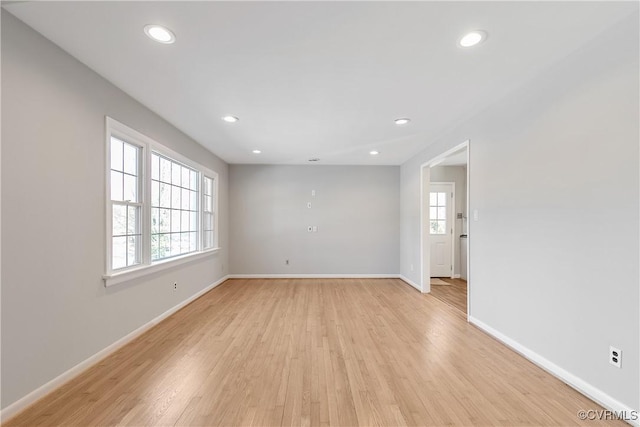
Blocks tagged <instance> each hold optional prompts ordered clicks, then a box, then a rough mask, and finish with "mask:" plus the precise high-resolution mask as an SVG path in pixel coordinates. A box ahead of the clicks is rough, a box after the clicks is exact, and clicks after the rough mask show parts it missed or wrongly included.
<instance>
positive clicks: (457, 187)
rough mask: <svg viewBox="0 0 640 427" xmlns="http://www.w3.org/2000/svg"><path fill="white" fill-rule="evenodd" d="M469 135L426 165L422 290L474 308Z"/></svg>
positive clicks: (423, 177) (463, 307)
mask: <svg viewBox="0 0 640 427" xmlns="http://www.w3.org/2000/svg"><path fill="white" fill-rule="evenodd" d="M469 157H470V156H469V141H468V140H467V141H465V142H463V143H462V144H460V145H458V146H456V147H454V148H452V149H451V150H448V151H446V152H444V153H442V154H440V155H438V156H436V157H435V158H433V159H431V160H430V161H428V162H426V163H424V164H423V165H422V166H421V191H420V193H421V203H420V223H421V253H422V255H421V286H422V292H423V293H431V295H432V296H434V297H436V298H438V299H440V300H442V301H443V302H445V303H447V304H449V305H451V306H453V307H454V308H456V309H459V310H461V311H463V312H464V313H465V314H466V316H467V319H468V318H469V315H470V314H469V313H470V288H469V283H470V275H469V259H470V257H469V250H468V248H469V244H468V243H469V238H468V236H469V223H468V221H467V218H468V212H469V209H468V208H469Z"/></svg>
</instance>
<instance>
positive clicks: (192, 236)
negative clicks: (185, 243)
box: [189, 233, 198, 252]
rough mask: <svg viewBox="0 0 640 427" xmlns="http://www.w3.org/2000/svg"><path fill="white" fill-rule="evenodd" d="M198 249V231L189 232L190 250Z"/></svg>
mask: <svg viewBox="0 0 640 427" xmlns="http://www.w3.org/2000/svg"><path fill="white" fill-rule="evenodd" d="M197 250H198V233H189V252H194V251H197Z"/></svg>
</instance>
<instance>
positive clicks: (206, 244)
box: [202, 231, 211, 249]
mask: <svg viewBox="0 0 640 427" xmlns="http://www.w3.org/2000/svg"><path fill="white" fill-rule="evenodd" d="M202 246H203V248H204V249H208V248H210V247H211V232H210V231H205V232H204V233H202Z"/></svg>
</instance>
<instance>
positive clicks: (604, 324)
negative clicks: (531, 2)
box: [401, 14, 640, 409]
mask: <svg viewBox="0 0 640 427" xmlns="http://www.w3.org/2000/svg"><path fill="white" fill-rule="evenodd" d="M585 42H586V43H587V42H588V43H587V44H586V45H585V47H584V48H583V49H581V50H579V51H577V52H575V53H574V54H572V55H571V56H570V57H568V58H566V59H565V60H563V61H562V62H560V63H559V64H557V66H555V67H553V68H552V69H550V70H548V71H547V72H546V73H544V74H542V75H539V76H538V77H537V78H536V79H535V80H534V81H531V82H529V84H528V85H527V86H526V87H524V88H522V89H521V90H519V91H518V92H517V93H514V94H512V96H510V97H508V98H506V99H503V100H502V101H501V102H499V103H497V104H496V105H495V106H494V107H492V108H490V109H488V110H486V111H484V112H483V113H481V114H480V115H478V116H476V117H475V118H473V119H471V120H470V121H468V122H466V123H464V124H462V125H461V126H459V127H458V128H456V129H454V130H452V131H451V132H449V133H448V134H446V135H444V136H443V137H442V138H440V139H439V140H437V141H434V142H433V144H432V145H431V146H429V147H428V148H427V149H425V150H424V151H423V152H421V153H420V154H419V155H417V156H416V157H414V158H413V159H411V160H409V161H408V162H406V163H405V164H404V165H402V171H401V186H402V188H401V195H402V196H401V204H402V206H401V227H402V229H401V273H402V274H403V275H405V276H407V277H409V278H411V279H412V280H414V281H416V282H417V281H418V280H419V273H418V271H419V270H418V269H417V268H416V269H414V271H411V269H410V265H411V264H415V265H418V262H419V256H420V250H419V249H420V240H419V235H420V222H419V198H420V194H419V188H420V187H419V185H420V183H419V179H420V165H421V164H422V163H424V162H426V161H428V160H430V159H431V158H433V157H435V156H436V155H438V154H440V153H442V152H444V151H445V150H446V149H449V148H451V147H453V146H455V145H458V144H460V143H461V142H463V141H465V140H466V139H470V141H471V142H470V163H469V170H470V184H469V186H470V197H471V199H470V206H469V212H470V213H471V212H473V209H477V210H478V212H479V220H478V221H477V222H473V221H471V222H470V228H469V243H470V259H471V267H470V277H469V280H470V281H469V283H470V298H471V300H470V310H471V315H472V316H473V317H475V318H476V319H478V320H480V321H481V322H484V323H485V324H486V325H488V326H489V327H491V328H493V329H495V330H497V331H498V332H500V333H502V334H504V335H505V336H507V337H509V338H510V339H512V340H514V341H515V342H517V343H519V344H520V345H522V346H524V347H526V348H528V349H530V350H531V351H533V352H535V353H537V354H538V355H540V356H542V357H543V358H546V359H547V360H548V361H550V362H551V363H553V364H555V365H557V366H558V367H560V368H561V369H564V370H566V371H567V372H569V373H570V374H572V375H575V376H576V377H578V378H580V379H581V380H583V381H585V382H586V383H588V384H589V385H591V386H593V387H595V388H597V389H599V390H600V391H602V392H604V393H606V394H607V395H608V396H609V397H613V398H614V399H617V400H618V401H620V402H622V403H623V404H625V405H628V406H629V407H631V408H634V409H638V408H639V407H640V404H639V393H638V391H639V390H638V385H639V383H640V378H639V366H640V360H639V339H638V337H639V333H640V331H639V324H640V319H639V310H638V301H639V292H638V283H639V280H640V278H639V272H638V258H639V249H638V233H639V227H638V218H639V172H638V171H639V159H638V156H639V149H638V140H639V129H638V117H639V106H638V90H639V87H638V72H639V68H638V15H637V14H635V15H634V16H631V17H630V18H628V19H626V20H625V21H623V22H621V23H620V24H618V25H617V26H615V28H612V29H610V30H608V31H607V32H605V33H603V34H601V35H600V36H598V37H597V38H596V39H594V40H592V41H585ZM470 216H471V215H470ZM610 344H613V345H615V346H617V347H619V348H621V349H622V351H623V362H622V365H623V367H622V369H617V368H615V367H613V366H611V365H609V363H608V357H607V355H608V349H609V345H610Z"/></svg>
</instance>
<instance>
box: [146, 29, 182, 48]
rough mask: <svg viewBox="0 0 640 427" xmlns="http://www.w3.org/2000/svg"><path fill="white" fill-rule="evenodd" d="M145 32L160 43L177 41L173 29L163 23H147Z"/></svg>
mask: <svg viewBox="0 0 640 427" xmlns="http://www.w3.org/2000/svg"><path fill="white" fill-rule="evenodd" d="M144 32H145V34H146V35H148V36H149V37H150V38H152V39H153V40H155V41H157V42H160V43H164V44H171V43H173V42H175V41H176V36H175V35H174V34H173V33H172V32H171V30H170V29H168V28H165V27H163V26H161V25H145V27H144Z"/></svg>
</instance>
